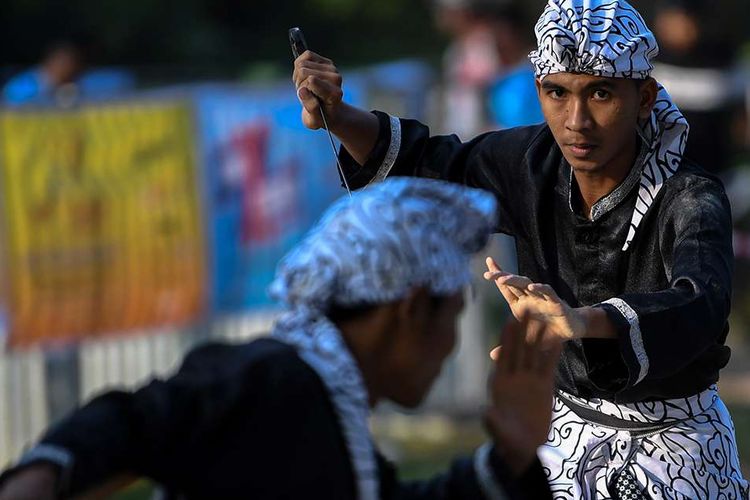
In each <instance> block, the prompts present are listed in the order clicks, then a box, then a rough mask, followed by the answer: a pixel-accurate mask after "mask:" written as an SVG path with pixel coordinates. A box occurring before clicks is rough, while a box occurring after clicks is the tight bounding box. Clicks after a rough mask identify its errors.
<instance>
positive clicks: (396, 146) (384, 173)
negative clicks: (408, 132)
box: [369, 116, 401, 184]
mask: <svg viewBox="0 0 750 500" xmlns="http://www.w3.org/2000/svg"><path fill="white" fill-rule="evenodd" d="M389 118H390V119H391V142H390V144H389V145H388V151H386V153H385V158H384V159H383V163H382V164H381V165H380V167H379V168H378V171H377V173H376V174H375V177H373V178H372V180H371V181H370V182H369V184H372V183H374V182H382V181H384V180H385V178H386V177H388V174H390V173H391V169H392V168H393V165H395V164H396V158H398V152H399V151H400V150H401V120H399V119H398V118H397V117H395V116H389Z"/></svg>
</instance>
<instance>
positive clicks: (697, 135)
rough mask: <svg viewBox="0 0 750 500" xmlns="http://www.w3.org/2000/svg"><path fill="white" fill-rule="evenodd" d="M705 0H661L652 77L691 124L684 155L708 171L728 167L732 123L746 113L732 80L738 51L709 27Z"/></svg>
mask: <svg viewBox="0 0 750 500" xmlns="http://www.w3.org/2000/svg"><path fill="white" fill-rule="evenodd" d="M715 8H716V7H715V4H714V3H713V2H711V1H708V0H662V1H660V2H659V3H658V4H657V11H656V16H655V18H654V31H655V34H656V37H657V39H658V40H659V57H658V59H657V60H656V62H655V63H654V78H656V79H657V80H659V82H661V84H662V85H664V87H665V88H666V89H667V91H668V92H669V94H670V96H671V97H672V99H673V100H674V102H675V104H677V106H679V108H680V111H682V113H683V114H684V115H685V118H686V119H687V121H688V123H689V124H690V136H689V138H688V142H687V147H686V148H685V156H687V157H688V158H691V159H693V160H695V161H696V163H698V164H699V165H702V166H703V167H704V168H705V169H707V170H708V171H709V172H713V173H717V174H723V173H725V172H726V171H727V170H728V169H729V168H730V167H731V160H732V153H733V150H734V147H735V146H736V144H734V143H733V137H736V136H737V135H738V134H735V133H734V130H733V125H734V124H736V123H737V117H738V113H743V112H744V106H743V102H744V88H743V86H742V85H741V84H740V82H739V79H738V78H737V76H736V67H735V66H736V55H737V47H736V46H735V45H734V44H733V43H732V42H731V41H730V40H728V39H727V35H726V33H723V32H722V31H721V27H720V26H711V25H710V23H711V20H712V19H714V16H712V15H711V11H712V9H715Z"/></svg>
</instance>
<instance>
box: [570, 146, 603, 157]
mask: <svg viewBox="0 0 750 500" xmlns="http://www.w3.org/2000/svg"><path fill="white" fill-rule="evenodd" d="M566 146H567V148H568V150H569V151H570V152H571V153H572V154H573V156H575V157H576V158H585V157H587V156H590V155H591V153H592V152H593V151H594V149H596V145H595V144H590V143H586V142H578V143H572V144H567V145H566Z"/></svg>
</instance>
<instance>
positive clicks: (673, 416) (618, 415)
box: [557, 385, 719, 430]
mask: <svg viewBox="0 0 750 500" xmlns="http://www.w3.org/2000/svg"><path fill="white" fill-rule="evenodd" d="M557 395H558V397H559V398H560V400H561V401H562V402H563V403H564V404H565V405H566V406H567V407H569V408H570V409H571V410H572V411H573V412H575V413H576V414H578V415H579V416H580V417H581V418H583V419H585V420H587V421H590V422H592V423H596V424H599V425H606V426H607V427H615V428H620V429H633V430H644V429H650V428H651V427H652V426H653V428H654V429H658V428H659V427H660V426H666V425H668V424H674V423H676V422H679V421H684V420H688V419H691V418H694V417H696V416H698V415H700V414H701V413H704V412H706V411H707V410H709V409H710V408H711V407H713V406H714V404H715V403H716V401H717V400H718V399H719V391H718V389H717V388H716V385H712V386H711V387H709V388H708V389H706V390H704V391H702V392H700V393H698V394H695V395H694V396H689V397H686V398H675V399H663V400H657V401H644V402H638V403H627V404H618V403H614V402H612V401H607V400H605V399H599V398H592V399H585V398H580V397H577V396H573V395H572V394H568V393H566V392H564V391H558V393H557Z"/></svg>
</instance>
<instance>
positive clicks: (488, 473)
mask: <svg viewBox="0 0 750 500" xmlns="http://www.w3.org/2000/svg"><path fill="white" fill-rule="evenodd" d="M491 451H492V443H485V444H483V445H482V446H480V447H479V448H478V449H477V451H476V453H474V472H476V475H477V482H478V483H479V489H480V490H482V493H484V497H485V498H486V499H487V500H506V499H507V498H508V495H506V494H505V491H504V490H503V488H502V487H501V486H500V485H499V484H498V482H497V480H496V479H495V476H494V474H492V469H490V465H489V464H490V452H491Z"/></svg>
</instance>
